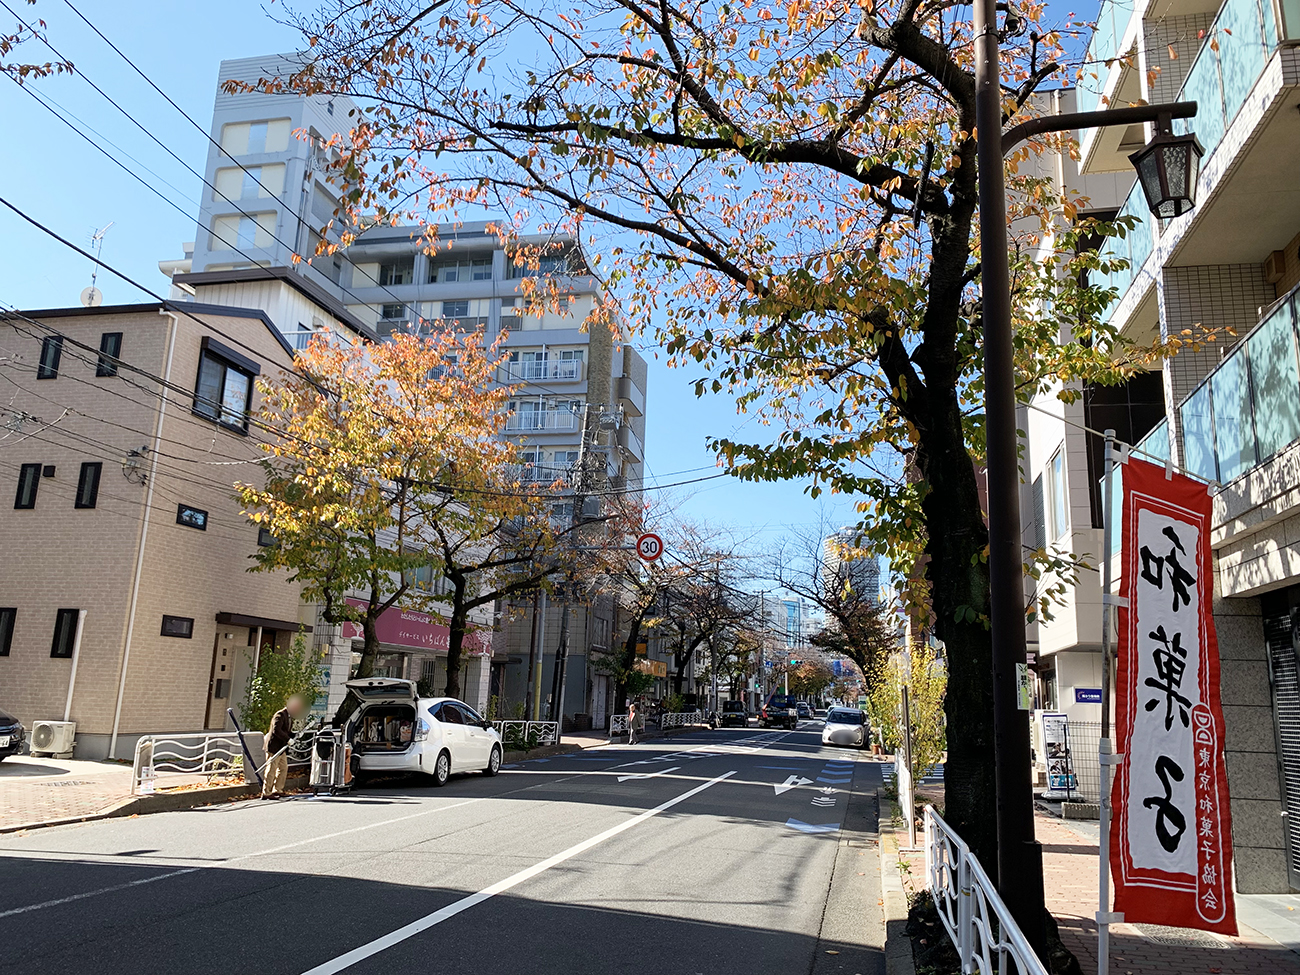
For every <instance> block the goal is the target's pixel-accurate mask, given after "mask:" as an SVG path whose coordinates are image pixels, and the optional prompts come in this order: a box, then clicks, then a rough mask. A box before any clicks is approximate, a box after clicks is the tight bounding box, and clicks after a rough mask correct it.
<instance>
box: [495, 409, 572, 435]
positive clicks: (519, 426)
mask: <svg viewBox="0 0 1300 975" xmlns="http://www.w3.org/2000/svg"><path fill="white" fill-rule="evenodd" d="M576 429H578V414H577V413H574V412H573V411H572V410H531V411H528V412H517V413H511V414H510V415H509V416H508V417H506V432H507V433H517V432H522V431H525V430H545V431H551V430H555V431H560V432H563V431H566V430H576Z"/></svg>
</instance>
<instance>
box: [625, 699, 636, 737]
mask: <svg viewBox="0 0 1300 975" xmlns="http://www.w3.org/2000/svg"><path fill="white" fill-rule="evenodd" d="M627 743H628V744H629V745H635V744H636V701H629V702H628V705H627Z"/></svg>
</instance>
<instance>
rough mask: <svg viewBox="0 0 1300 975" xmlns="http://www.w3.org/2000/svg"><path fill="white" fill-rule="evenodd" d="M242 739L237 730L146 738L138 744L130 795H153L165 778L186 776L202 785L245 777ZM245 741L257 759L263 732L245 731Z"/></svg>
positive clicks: (150, 736) (147, 736) (148, 736)
mask: <svg viewBox="0 0 1300 975" xmlns="http://www.w3.org/2000/svg"><path fill="white" fill-rule="evenodd" d="M239 739H240V736H239V733H238V732H234V731H220V732H202V733H197V734H191V735H145V736H143V737H142V738H141V739H140V740H139V741H138V742H136V745H135V761H134V763H133V764H132V768H131V794H132V795H139V794H141V793H142V792H153V791H154V788H155V786H156V783H157V781H158V779H159V778H160V777H162V776H176V777H182V776H183V777H187V778H189V779H191V780H193V781H203V782H211V781H212V780H213V779H215V778H231V779H235V778H243V777H244V764H245V761H246V760H245V758H244V748H243V746H242V745H241V743H240V740H239ZM244 739H245V742H246V743H247V744H248V746H249V751H250V752H251V753H252V754H253V755H254V756H256V755H257V754H258V753H259V751H260V749H261V748H262V735H261V733H260V732H256V731H245V732H244ZM249 781H251V780H249Z"/></svg>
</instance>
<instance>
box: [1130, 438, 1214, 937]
mask: <svg viewBox="0 0 1300 975" xmlns="http://www.w3.org/2000/svg"><path fill="white" fill-rule="evenodd" d="M1123 470H1124V505H1123V522H1122V529H1121V530H1122V536H1121V537H1122V547H1121V562H1122V570H1121V572H1122V575H1121V582H1120V594H1121V595H1122V596H1124V597H1125V598H1126V599H1127V606H1125V605H1124V604H1123V603H1121V606H1120V610H1119V665H1118V668H1117V673H1116V686H1115V701H1116V707H1115V711H1116V730H1117V732H1118V735H1119V742H1118V749H1117V750H1118V751H1121V752H1123V753H1124V759H1123V762H1122V763H1121V764H1120V766H1119V774H1118V775H1117V776H1116V777H1115V783H1114V788H1113V791H1112V803H1113V810H1114V815H1113V817H1112V819H1111V836H1110V859H1111V872H1112V876H1113V878H1114V883H1115V910H1116V911H1120V912H1122V913H1123V914H1124V919H1125V920H1126V921H1129V922H1134V921H1139V922H1142V921H1145V922H1148V923H1152V924H1168V925H1173V926H1175V927H1184V928H1202V929H1205V930H1208V931H1218V932H1220V933H1222V934H1236V933H1237V920H1236V912H1235V910H1234V907H1233V901H1232V879H1231V877H1230V876H1229V874H1228V872H1229V871H1230V870H1231V869H1232V821H1231V815H1230V811H1229V808H1228V777H1227V772H1226V769H1225V768H1224V761H1223V711H1222V709H1221V708H1220V706H1219V647H1218V642H1217V641H1216V639H1215V636H1214V617H1213V616H1212V615H1211V600H1212V597H1213V591H1214V574H1213V567H1212V563H1211V561H1210V559H1211V555H1210V497H1209V494H1208V493H1207V492H1206V487H1205V484H1203V483H1201V482H1199V481H1195V480H1192V479H1191V478H1189V477H1183V476H1182V475H1179V474H1175V475H1173V476H1172V478H1167V477H1166V475H1165V470H1164V468H1162V467H1156V466H1155V465H1153V464H1148V463H1144V462H1142V461H1139V460H1133V459H1130V460H1129V462H1128V463H1127V464H1126V465H1124V468H1123Z"/></svg>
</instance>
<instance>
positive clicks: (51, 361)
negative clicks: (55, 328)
mask: <svg viewBox="0 0 1300 975" xmlns="http://www.w3.org/2000/svg"><path fill="white" fill-rule="evenodd" d="M62 357H63V336H62V335H47V336H45V338H44V339H42V340H41V364H40V365H39V366H37V367H36V378H37V379H55V378H57V377H58V375H59V359H60V358H62Z"/></svg>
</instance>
